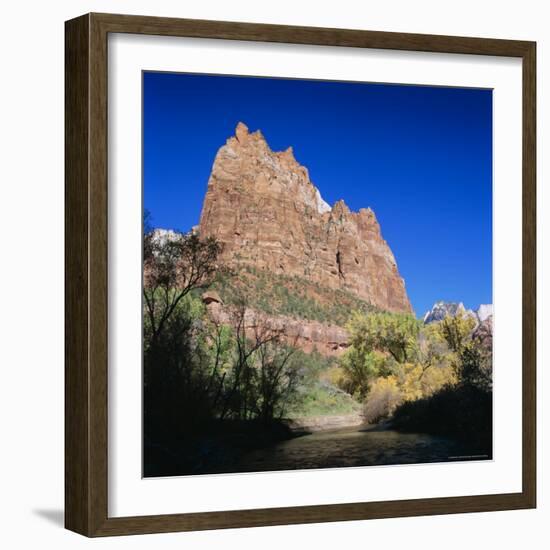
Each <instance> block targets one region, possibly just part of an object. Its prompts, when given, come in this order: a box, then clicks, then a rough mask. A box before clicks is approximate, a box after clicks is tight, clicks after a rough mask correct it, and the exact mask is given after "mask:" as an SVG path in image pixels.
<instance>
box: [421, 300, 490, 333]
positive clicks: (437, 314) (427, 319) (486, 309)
mask: <svg viewBox="0 0 550 550" xmlns="http://www.w3.org/2000/svg"><path fill="white" fill-rule="evenodd" d="M447 315H449V316H451V317H456V316H457V315H461V316H466V317H472V318H473V319H474V320H475V322H476V328H478V327H480V326H481V325H483V324H484V323H486V325H487V326H489V327H490V330H491V333H492V326H493V324H492V318H493V304H481V305H480V306H479V307H478V308H477V309H476V310H475V311H474V310H471V309H466V308H465V307H464V304H463V303H462V302H443V301H440V302H436V303H435V304H434V305H433V307H432V309H430V310H429V311H427V312H426V313H425V314H424V318H423V321H424V324H425V325H428V324H430V323H436V322H437V321H442V320H443V319H445V317H446V316H447Z"/></svg>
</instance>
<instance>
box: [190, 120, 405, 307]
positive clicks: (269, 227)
mask: <svg viewBox="0 0 550 550" xmlns="http://www.w3.org/2000/svg"><path fill="white" fill-rule="evenodd" d="M198 231H199V233H200V235H201V237H202V236H204V237H208V236H213V237H215V238H216V239H218V240H219V241H220V242H221V243H222V244H223V247H224V248H223V254H222V258H221V259H222V261H223V262H224V263H225V264H227V265H229V266H233V267H237V266H239V265H241V266H242V265H250V266H253V267H255V268H257V269H264V270H269V271H270V272H272V273H274V274H284V275H291V276H298V277H302V278H303V279H304V280H305V281H312V282H315V283H317V284H320V285H322V286H324V287H326V288H330V289H344V290H347V291H350V292H353V293H354V294H356V295H357V296H358V297H359V298H361V299H363V300H366V301H368V302H369V303H371V304H372V305H373V306H375V307H377V308H380V309H383V310H387V311H399V312H410V311H412V308H411V305H410V302H409V299H408V297H407V293H406V290H405V284H404V281H403V279H402V278H401V276H400V275H399V272H398V269H397V264H396V261H395V258H394V256H393V253H392V251H391V250H390V248H389V246H388V244H387V243H386V241H385V240H384V239H383V238H382V234H381V231H380V226H379V224H378V221H377V219H376V216H375V214H374V212H373V211H372V210H371V209H370V208H362V209H360V210H359V212H352V211H351V210H350V209H349V208H348V207H347V205H346V204H345V203H344V201H342V200H341V201H338V202H336V203H335V204H334V205H333V206H332V207H330V206H329V205H328V204H327V203H326V202H325V201H324V200H323V199H322V197H321V194H320V193H319V190H318V189H317V188H316V187H315V185H314V184H313V183H312V182H311V180H310V178H309V174H308V170H307V168H305V167H304V166H302V165H301V164H300V163H299V162H298V161H297V160H296V159H295V157H294V154H293V150H292V148H291V147H289V148H288V149H287V150H286V151H282V152H274V151H272V150H271V149H270V147H269V145H268V144H267V142H266V140H265V139H264V137H263V135H262V134H261V132H260V131H259V130H258V131H256V132H253V133H250V132H249V131H248V128H247V127H246V125H244V124H243V123H239V124H238V126H237V128H236V131H235V135H234V136H232V137H230V138H229V139H228V140H227V142H226V144H225V145H223V146H222V147H221V148H220V149H219V151H218V153H217V155H216V158H215V161H214V164H213V168H212V172H211V175H210V178H209V181H208V189H207V192H206V196H205V199H204V203H203V209H202V213H201V218H200V224H199V227H198Z"/></svg>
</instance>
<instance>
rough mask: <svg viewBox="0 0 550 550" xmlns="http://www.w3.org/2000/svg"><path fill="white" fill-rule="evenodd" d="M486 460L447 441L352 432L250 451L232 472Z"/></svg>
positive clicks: (391, 433)
mask: <svg viewBox="0 0 550 550" xmlns="http://www.w3.org/2000/svg"><path fill="white" fill-rule="evenodd" d="M487 458H489V457H488V455H486V454H480V451H479V450H476V449H471V448H466V447H465V446H464V445H463V444H461V443H459V442H457V441H454V440H452V439H449V438H445V437H436V436H431V435H427V434H405V433H400V432H397V431H394V430H386V431H365V429H364V428H363V429H362V428H357V427H354V428H345V429H341V430H333V431H323V432H317V433H313V434H311V435H305V436H302V437H297V438H295V439H291V440H288V441H283V442H281V443H277V444H276V445H273V446H271V447H267V448H263V449H259V450H255V451H251V452H249V453H247V454H245V455H243V456H242V457H241V458H240V459H239V460H238V462H237V463H236V464H235V465H234V469H233V468H232V469H233V471H237V472H257V471H274V470H293V469H307V468H335V467H351V466H374V465H384V464H415V463H426V462H448V461H450V460H484V459H487Z"/></svg>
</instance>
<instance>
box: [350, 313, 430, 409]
mask: <svg viewBox="0 0 550 550" xmlns="http://www.w3.org/2000/svg"><path fill="white" fill-rule="evenodd" d="M346 328H347V330H348V332H349V334H350V337H349V344H350V346H349V348H348V349H347V350H346V352H345V353H344V354H343V356H342V357H341V359H340V366H341V367H342V369H343V371H344V374H345V376H346V384H345V389H346V390H347V391H349V392H350V393H352V394H356V395H358V396H359V397H360V398H361V399H364V398H365V397H366V396H367V394H368V391H369V387H370V385H371V383H372V382H373V380H375V379H376V378H377V377H378V376H388V375H390V374H391V372H392V370H393V364H395V363H397V364H401V363H406V362H408V361H409V360H410V359H412V358H413V357H414V356H415V354H416V352H417V337H418V334H419V331H420V324H419V322H418V321H417V320H416V319H415V318H414V317H413V316H412V315H408V314H403V313H388V312H375V313H369V314H364V313H362V312H355V313H354V314H353V316H352V318H351V320H350V321H349V322H348V324H347V326H346Z"/></svg>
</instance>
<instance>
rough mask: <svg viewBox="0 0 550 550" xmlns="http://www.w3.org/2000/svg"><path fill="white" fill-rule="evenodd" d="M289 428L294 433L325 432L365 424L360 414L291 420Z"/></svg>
mask: <svg viewBox="0 0 550 550" xmlns="http://www.w3.org/2000/svg"><path fill="white" fill-rule="evenodd" d="M287 423H288V427H289V428H290V429H291V430H292V431H293V432H294V433H300V432H304V431H306V432H312V433H315V432H320V431H325V430H338V429H341V428H354V427H359V426H362V425H363V424H364V423H365V419H364V418H363V415H362V414H360V413H358V412H357V413H351V414H333V415H315V416H303V417H297V418H291V419H288V420H287Z"/></svg>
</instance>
